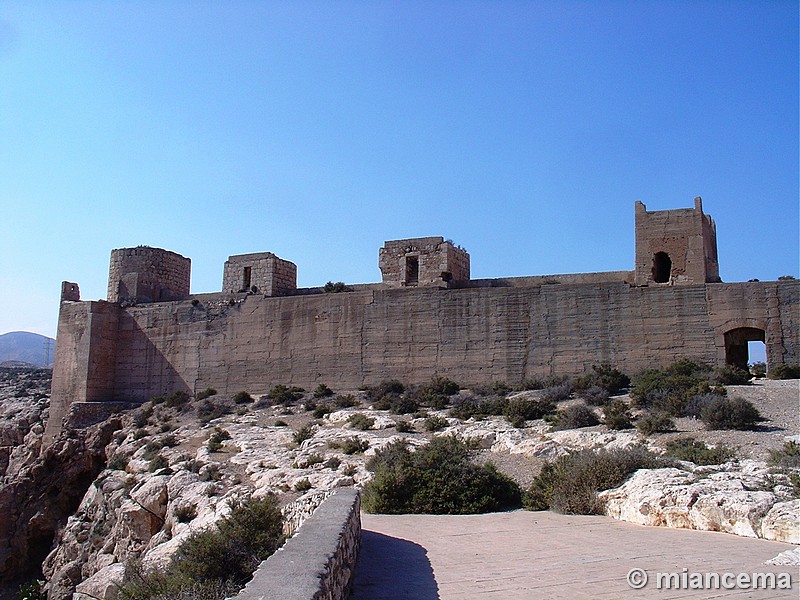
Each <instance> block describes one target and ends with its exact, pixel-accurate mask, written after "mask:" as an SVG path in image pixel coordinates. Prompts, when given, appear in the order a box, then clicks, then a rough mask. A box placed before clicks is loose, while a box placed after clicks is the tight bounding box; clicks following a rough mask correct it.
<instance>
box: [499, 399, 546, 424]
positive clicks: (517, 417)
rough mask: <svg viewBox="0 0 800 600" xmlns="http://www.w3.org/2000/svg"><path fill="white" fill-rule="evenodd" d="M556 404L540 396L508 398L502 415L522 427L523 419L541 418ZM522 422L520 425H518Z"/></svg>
mask: <svg viewBox="0 0 800 600" xmlns="http://www.w3.org/2000/svg"><path fill="white" fill-rule="evenodd" d="M555 409H556V405H555V404H554V403H552V402H548V401H547V400H543V399H541V398H509V399H508V401H507V402H506V405H505V407H504V408H503V415H504V416H505V417H506V419H508V420H509V422H510V423H511V424H512V425H514V427H524V422H525V421H533V420H534V419H541V418H542V417H544V416H545V415H548V414H550V413H552V412H553V411H554V410H555ZM519 423H522V425H518V424H519Z"/></svg>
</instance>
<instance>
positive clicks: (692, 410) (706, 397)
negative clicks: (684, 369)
mask: <svg viewBox="0 0 800 600" xmlns="http://www.w3.org/2000/svg"><path fill="white" fill-rule="evenodd" d="M720 389H721V390H722V391H723V392H724V393H720V392H719V391H718V390H720ZM726 395H727V390H726V389H725V388H715V390H714V391H712V392H709V393H701V394H695V395H694V396H692V397H691V399H690V400H689V402H687V404H686V407H685V408H684V409H683V416H685V417H694V418H695V419H699V418H700V415H701V414H702V412H703V408H705V406H706V405H707V404H708V403H709V402H713V401H714V400H717V399H719V398H722V397H724V396H726Z"/></svg>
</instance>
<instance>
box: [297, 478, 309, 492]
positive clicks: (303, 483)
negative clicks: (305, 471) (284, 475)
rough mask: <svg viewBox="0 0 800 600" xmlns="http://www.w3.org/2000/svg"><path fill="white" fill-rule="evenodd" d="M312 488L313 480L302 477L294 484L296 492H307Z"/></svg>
mask: <svg viewBox="0 0 800 600" xmlns="http://www.w3.org/2000/svg"><path fill="white" fill-rule="evenodd" d="M311 488H312V485H311V482H310V481H309V480H308V479H301V480H300V481H298V482H297V483H295V484H294V491H295V492H307V491H308V490H310V489H311Z"/></svg>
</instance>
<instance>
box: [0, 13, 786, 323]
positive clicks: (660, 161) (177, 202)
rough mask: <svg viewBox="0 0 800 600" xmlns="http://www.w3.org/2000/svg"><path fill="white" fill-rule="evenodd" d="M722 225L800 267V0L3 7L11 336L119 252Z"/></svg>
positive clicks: (2, 312)
mask: <svg viewBox="0 0 800 600" xmlns="http://www.w3.org/2000/svg"><path fill="white" fill-rule="evenodd" d="M695 196H702V197H703V201H704V206H705V210H706V212H708V213H709V214H711V215H712V216H713V217H714V218H715V219H716V221H717V228H718V242H719V257H720V265H721V275H722V278H723V279H724V280H726V281H742V280H747V279H751V278H759V279H762V280H769V279H776V278H777V277H778V276H781V275H787V274H790V275H795V276H797V275H798V252H799V251H798V237H799V236H798V3H797V2H779V1H769V2H765V1H760V0H759V1H752V2H736V1H706V2H703V1H691V2H681V1H661V2H648V1H635V2H612V1H602V0H598V1H592V2H569V1H555V2H536V1H531V2H511V1H507V2H504V1H501V0H495V1H485V2H435V1H434V2H431V1H427V0H426V1H424V2H394V1H393V2H372V1H370V2H367V1H363V2H346V1H337V2H298V1H296V0H292V1H289V2H256V1H252V2H243V1H239V2H237V1H226V2H168V1H159V2H155V1H153V2H145V1H143V2H139V1H137V2H71V1H70V2H67V1H61V2H38V1H21V0H20V1H10V2H9V1H7V0H3V1H0V205H1V206H2V209H3V210H2V214H3V219H2V227H3V233H2V236H0V333H4V332H6V331H13V330H28V331H34V332H38V333H42V334H46V335H51V336H52V335H54V334H55V326H56V319H57V313H58V298H59V292H60V283H61V281H62V280H69V281H74V282H77V283H78V284H79V285H80V286H81V292H82V297H83V298H84V299H98V298H105V296H106V280H107V275H108V258H109V253H110V251H111V249H112V248H120V247H127V246H136V245H139V244H144V245H150V246H157V247H162V248H168V249H170V250H174V251H176V252H179V253H180V254H183V255H184V256H188V257H190V258H191V259H192V290H193V291H194V292H208V291H218V290H219V289H220V288H221V284H222V265H223V263H224V262H225V260H226V258H227V257H228V256H229V255H232V254H241V253H245V252H258V251H272V252H275V253H276V254H278V255H279V256H281V257H283V258H286V259H288V260H291V261H293V262H295V263H296V264H297V265H298V279H299V281H298V283H299V285H300V286H313V285H321V284H324V283H325V282H326V281H328V280H333V281H340V280H341V281H345V282H349V283H358V282H370V281H379V280H380V272H379V270H378V267H377V260H378V248H379V247H380V246H381V245H382V243H383V241H384V240H389V239H397V238H405V237H414V236H424V235H442V236H444V237H446V238H452V239H453V240H454V241H455V242H457V243H459V244H461V245H463V246H464V247H466V248H467V250H468V251H469V252H470V254H471V257H472V276H473V278H480V277H497V276H510V275H537V274H552V273H575V272H587V271H606V270H617V269H632V268H633V262H634V240H633V215H634V213H633V205H634V201H635V200H637V199H638V200H642V201H643V202H644V203H645V204H646V205H647V207H648V209H650V210H658V209H667V208H682V207H691V206H692V201H693V198H694V197H695Z"/></svg>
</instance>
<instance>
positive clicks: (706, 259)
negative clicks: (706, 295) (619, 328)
mask: <svg viewBox="0 0 800 600" xmlns="http://www.w3.org/2000/svg"><path fill="white" fill-rule="evenodd" d="M719 281H720V278H719V261H718V259H717V226H716V224H715V223H714V219H712V218H711V217H710V216H709V215H705V214H703V201H702V200H701V199H700V198H695V199H694V208H682V209H676V210H658V211H652V212H648V211H647V207H646V206H645V205H644V204H642V203H641V202H639V201H638V200H637V201H636V275H635V283H636V285H656V284H663V285H681V284H693V283H716V282H719Z"/></svg>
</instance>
